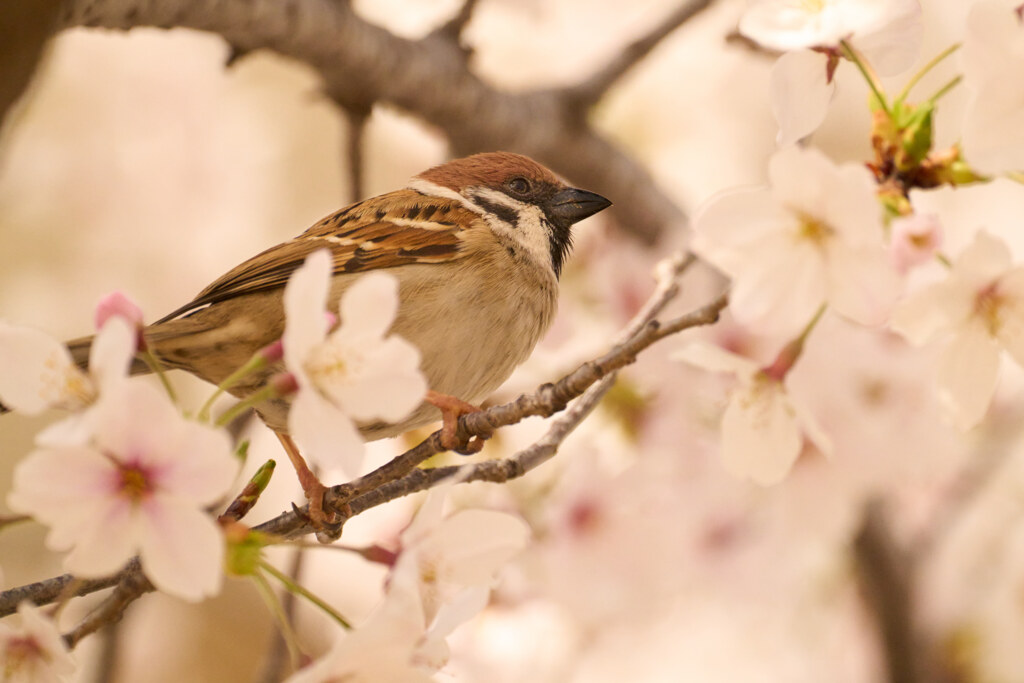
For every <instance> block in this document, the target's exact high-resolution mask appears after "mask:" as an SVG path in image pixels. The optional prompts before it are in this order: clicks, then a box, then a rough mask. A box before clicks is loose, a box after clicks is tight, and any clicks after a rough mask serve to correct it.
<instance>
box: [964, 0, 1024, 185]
mask: <svg viewBox="0 0 1024 683" xmlns="http://www.w3.org/2000/svg"><path fill="white" fill-rule="evenodd" d="M1019 5H1020V3H1019V2H1016V1H1013V2H1011V1H1009V0H984V1H983V2H978V3H976V4H975V5H974V7H972V8H971V13H970V15H969V16H968V18H967V36H966V38H965V40H964V46H963V67H964V85H966V86H967V87H968V88H969V89H970V90H971V100H970V104H969V105H968V109H967V113H966V118H965V119H964V128H963V136H962V140H963V151H964V157H965V158H966V160H967V162H968V163H969V164H970V165H971V166H972V167H973V168H975V169H977V170H978V171H981V172H982V173H989V174H995V173H1002V172H1006V171H1020V170H1024V79H1021V77H1020V75H1021V73H1024V22H1022V20H1021V15H1020V13H1019V12H1017V7H1018V6H1019Z"/></svg>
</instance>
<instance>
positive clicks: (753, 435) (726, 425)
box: [722, 378, 803, 486]
mask: <svg viewBox="0 0 1024 683" xmlns="http://www.w3.org/2000/svg"><path fill="white" fill-rule="evenodd" d="M802 446H803V438H802V436H801V434H800V427H799V425H798V424H797V418H796V414H795V412H794V411H793V408H792V406H791V405H790V403H789V400H788V398H787V397H786V393H785V391H784V389H783V388H782V385H780V384H779V383H778V382H775V381H772V380H769V379H767V378H762V379H761V380H760V381H755V382H753V383H751V384H748V385H745V386H743V387H741V388H740V389H739V390H737V391H736V392H735V393H734V394H733V396H732V399H731V400H730V401H729V405H728V406H727V407H726V409H725V414H724V415H723V416H722V461H723V464H724V466H725V468H726V470H727V471H729V472H730V473H732V474H734V475H736V476H738V477H744V478H749V479H751V480H753V481H754V482H755V483H758V484H761V485H762V486H768V485H771V484H776V483H778V482H780V481H782V480H783V479H784V478H785V476H786V474H787V473H788V472H789V470H790V468H791V467H792V466H793V463H794V462H796V459H797V456H799V455H800V450H801V448H802Z"/></svg>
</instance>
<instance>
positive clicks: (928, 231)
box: [889, 213, 942, 273]
mask: <svg viewBox="0 0 1024 683" xmlns="http://www.w3.org/2000/svg"><path fill="white" fill-rule="evenodd" d="M890 232H891V239H890V241H889V259H890V261H891V262H892V264H893V267H895V268H896V270H897V271H899V272H900V273H906V272H907V271H909V270H910V269H912V268H916V267H917V266H923V265H925V264H926V263H929V262H931V261H933V260H934V259H935V255H936V254H937V253H938V251H939V249H940V248H941V247H942V223H941V222H940V221H939V217H938V216H937V215H936V214H934V213H915V214H913V215H911V216H905V217H902V218H897V219H896V220H894V221H893V222H892V226H891V230H890Z"/></svg>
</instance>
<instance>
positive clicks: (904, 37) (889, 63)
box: [853, 0, 924, 76]
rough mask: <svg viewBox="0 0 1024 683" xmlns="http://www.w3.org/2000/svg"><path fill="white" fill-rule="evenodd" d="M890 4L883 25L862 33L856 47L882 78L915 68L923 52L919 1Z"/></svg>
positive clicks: (858, 35) (857, 39)
mask: <svg viewBox="0 0 1024 683" xmlns="http://www.w3.org/2000/svg"><path fill="white" fill-rule="evenodd" d="M888 4H889V8H888V11H887V14H886V16H885V17H884V18H883V19H884V23H883V24H882V25H881V26H878V27H865V28H864V29H862V30H861V31H860V32H858V34H857V35H856V36H854V37H853V44H854V46H855V47H856V48H857V49H858V50H860V51H861V52H863V53H864V56H865V57H867V60H868V61H869V62H870V63H871V66H873V67H874V68H875V71H877V72H878V73H879V74H880V75H882V76H895V75H897V74H900V73H902V72H903V71H906V70H907V69H909V68H910V67H912V66H913V65H914V61H915V60H916V59H917V56H918V54H919V53H920V51H921V42H922V39H923V38H924V17H923V13H922V11H921V3H920V2H919V1H918V0H896V1H894V2H889V3H888Z"/></svg>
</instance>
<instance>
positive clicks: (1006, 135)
mask: <svg viewBox="0 0 1024 683" xmlns="http://www.w3.org/2000/svg"><path fill="white" fill-rule="evenodd" d="M1010 83H1013V81H1010ZM1022 119H1024V86H1021V85H1019V84H1014V85H1013V86H1008V85H1006V84H1005V83H1002V82H1001V83H998V84H993V85H989V86H986V87H984V88H982V89H980V90H979V91H978V92H977V93H976V94H975V95H974V97H972V99H971V102H970V104H969V105H968V108H967V113H966V115H965V118H964V127H963V136H962V144H963V153H964V158H965V159H966V160H967V163H969V164H970V165H971V167H972V168H974V169H977V170H978V171H980V172H981V173H987V174H993V175H994V174H997V173H1003V172H1007V171H1016V170H1018V169H1021V168H1024V126H1021V120H1022Z"/></svg>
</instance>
